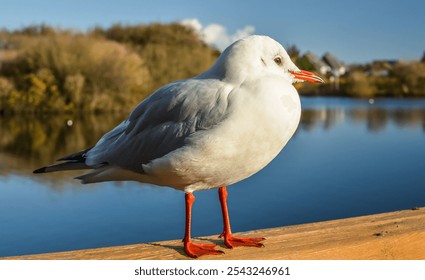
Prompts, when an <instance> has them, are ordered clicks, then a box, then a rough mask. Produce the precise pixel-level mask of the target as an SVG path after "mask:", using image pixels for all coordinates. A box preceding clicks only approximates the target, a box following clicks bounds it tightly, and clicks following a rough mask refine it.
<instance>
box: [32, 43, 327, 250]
mask: <svg viewBox="0 0 425 280" xmlns="http://www.w3.org/2000/svg"><path fill="white" fill-rule="evenodd" d="M302 81H308V82H323V80H322V79H321V78H320V77H319V76H317V75H315V74H313V73H311V72H308V71H304V70H300V69H299V68H298V67H297V66H296V65H295V64H294V63H293V62H292V61H291V59H290V57H289V55H288V54H287V52H286V51H285V49H284V48H283V47H282V45H281V44H279V43H278V42H277V41H275V40H274V39H272V38H270V37H268V36H260V35H252V36H248V37H246V38H244V39H240V40H238V41H236V42H234V43H233V44H231V45H230V46H229V47H227V48H226V49H225V50H224V51H223V53H222V54H221V55H220V56H219V57H218V59H217V61H216V62H215V63H214V64H213V66H212V67H211V68H210V69H208V70H207V71H205V72H204V73H202V74H200V75H198V76H196V77H193V78H190V79H185V80H180V81H176V82H173V83H170V84H167V85H165V86H163V87H161V88H159V89H158V90H156V91H155V92H154V93H153V94H152V95H150V96H149V97H148V98H146V99H145V100H143V101H142V102H141V103H140V104H139V105H137V106H136V108H135V109H134V110H133V111H132V112H131V113H130V115H129V116H128V118H127V119H126V120H124V121H123V122H122V123H121V124H119V125H118V126H117V127H115V128H114V129H112V130H111V131H109V132H108V133H106V134H105V135H104V136H103V137H102V138H101V139H100V140H99V141H98V142H97V143H96V145H94V146H93V147H91V148H88V149H85V150H83V151H81V152H78V153H75V154H71V155H68V156H65V157H62V158H60V159H59V160H58V161H60V162H59V163H56V164H52V165H49V166H46V167H42V168H39V169H37V170H35V171H34V173H45V172H54V171H62V170H76V169H91V171H89V172H88V173H86V174H84V175H81V176H78V177H76V179H79V180H81V182H82V183H83V184H88V183H97V182H104V181H137V182H141V183H148V184H153V185H156V186H166V187H172V188H174V189H177V190H180V191H183V192H185V209H186V219H185V235H184V238H183V240H182V242H183V243H184V251H185V253H186V254H187V255H188V256H189V257H191V258H197V257H200V256H203V255H218V254H222V253H223V252H222V251H220V250H217V249H215V246H216V245H215V244H198V243H196V242H193V241H192V238H191V216H192V205H193V203H194V201H195V196H194V194H193V192H195V191H200V190H207V189H212V188H218V193H219V201H220V204H221V209H222V216H223V232H222V233H221V234H220V236H219V237H220V238H224V244H225V245H226V246H227V247H228V248H234V247H238V246H251V247H263V244H262V243H261V242H262V241H263V240H265V239H264V238H261V237H255V238H253V237H236V236H234V235H233V234H232V231H231V227H230V219H229V214H228V208H227V196H228V194H227V189H226V188H227V186H229V185H232V184H234V183H236V182H239V181H241V180H243V179H246V178H248V177H250V176H251V175H253V174H255V173H257V172H258V171H260V170H261V169H262V168H264V167H265V166H266V165H267V164H269V163H270V162H271V161H272V160H273V159H274V158H275V157H276V156H277V155H278V154H279V152H280V151H281V150H282V149H283V147H284V146H285V145H286V144H287V142H288V141H289V139H290V138H291V137H292V135H293V134H294V132H295V130H296V129H297V126H298V124H299V121H300V116H301V102H300V98H299V95H298V92H297V90H296V89H295V87H294V86H293V84H294V83H295V82H302Z"/></svg>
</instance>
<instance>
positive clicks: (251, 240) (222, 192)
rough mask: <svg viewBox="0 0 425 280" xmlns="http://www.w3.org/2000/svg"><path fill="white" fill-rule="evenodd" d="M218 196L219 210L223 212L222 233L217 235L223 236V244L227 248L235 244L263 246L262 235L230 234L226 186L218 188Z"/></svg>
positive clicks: (235, 245)
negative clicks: (240, 235) (241, 235)
mask: <svg viewBox="0 0 425 280" xmlns="http://www.w3.org/2000/svg"><path fill="white" fill-rule="evenodd" d="M218 196H219V199H220V204H221V212H222V214H223V225H224V226H223V227H224V229H223V233H222V234H220V236H219V237H224V244H226V246H227V247H228V248H233V247H237V246H251V247H264V245H263V244H261V243H260V242H261V241H263V240H265V238H262V237H241V238H238V237H234V236H233V235H232V230H231V229H230V220H229V211H228V209H227V189H226V187H225V186H224V187H221V188H219V189H218Z"/></svg>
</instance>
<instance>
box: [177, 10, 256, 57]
mask: <svg viewBox="0 0 425 280" xmlns="http://www.w3.org/2000/svg"><path fill="white" fill-rule="evenodd" d="M180 23H181V24H182V25H184V26H188V27H190V28H193V30H195V31H196V32H197V33H198V34H199V36H200V37H201V38H202V40H203V41H204V42H205V43H206V44H208V45H209V46H211V47H214V48H216V49H218V50H220V51H223V50H224V49H225V48H226V47H227V46H229V45H230V44H231V43H233V42H234V41H236V40H239V39H242V38H244V37H247V36H249V35H252V34H254V32H255V28H254V27H253V26H251V25H247V26H245V27H244V28H242V29H238V30H236V32H235V33H234V34H229V33H228V32H227V29H226V27H224V26H223V25H221V24H217V23H212V24H209V25H207V26H205V27H204V26H202V24H201V22H200V21H199V20H198V19H196V18H193V19H185V20H182V21H181V22H180Z"/></svg>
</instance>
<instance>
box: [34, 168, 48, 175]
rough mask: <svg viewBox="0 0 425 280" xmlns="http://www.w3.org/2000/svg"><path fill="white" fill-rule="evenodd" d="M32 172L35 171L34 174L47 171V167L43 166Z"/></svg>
mask: <svg viewBox="0 0 425 280" xmlns="http://www.w3.org/2000/svg"><path fill="white" fill-rule="evenodd" d="M32 173H34V174H39V173H46V167H42V168H39V169H36V170H34V171H33V172H32Z"/></svg>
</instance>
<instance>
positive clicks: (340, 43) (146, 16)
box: [0, 0, 425, 63]
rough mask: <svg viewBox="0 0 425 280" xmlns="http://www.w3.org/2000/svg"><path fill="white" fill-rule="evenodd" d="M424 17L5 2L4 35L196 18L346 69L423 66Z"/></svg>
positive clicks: (340, 7) (389, 12)
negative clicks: (40, 27)
mask: <svg viewBox="0 0 425 280" xmlns="http://www.w3.org/2000/svg"><path fill="white" fill-rule="evenodd" d="M424 14H425V1H417V0H414V1H413V0H404V1H394V0H375V1H374V0H366V1H362V0H357V1H354V0H347V1H337V0H318V1H313V0H304V1H303V0H298V1H294V0H292V1H265V0H263V1H250V0H246V1H231V0H225V1H221V0H216V1H199V0H196V1H195V0H186V1H185V0H182V1H162V0H154V1H136V0H120V1H111V0H104V1H90V0H85V1H82V0H72V1H69V0H63V1H58V0H45V1H43V0H37V1H29V0H27V1H23V0H9V1H5V0H0V28H1V27H3V28H4V27H6V28H8V29H16V28H20V27H23V26H27V25H30V24H39V23H47V24H50V25H53V26H57V27H62V28H75V29H82V30H85V29H87V28H90V27H93V26H95V25H100V26H104V27H107V26H110V25H111V24H114V23H123V24H138V23H151V22H164V23H168V22H173V21H181V20H184V19H197V20H198V22H199V23H200V24H202V26H203V28H206V27H208V26H210V25H211V24H216V25H219V26H221V27H222V29H224V31H225V34H224V35H223V34H222V36H221V37H220V38H221V39H223V36H228V37H232V36H233V35H234V34H235V33H236V32H238V31H239V32H240V33H244V32H252V30H253V29H254V30H255V32H254V33H256V34H266V35H269V36H271V37H273V38H274V39H276V40H277V41H279V42H281V43H282V44H283V45H289V44H295V45H297V46H298V48H299V49H300V50H301V51H302V52H306V51H312V52H314V53H316V54H318V55H322V54H323V53H325V52H327V51H329V52H331V53H333V54H335V55H336V56H337V57H338V58H339V59H341V60H342V61H344V62H347V63H352V62H360V63H362V62H367V61H371V60H375V59H420V58H421V57H422V55H423V53H424V51H425V16H424ZM210 29H211V28H210ZM221 31H223V30H221ZM220 38H217V40H220Z"/></svg>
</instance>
